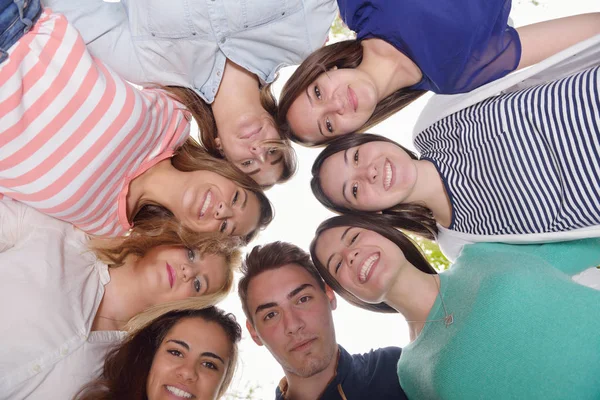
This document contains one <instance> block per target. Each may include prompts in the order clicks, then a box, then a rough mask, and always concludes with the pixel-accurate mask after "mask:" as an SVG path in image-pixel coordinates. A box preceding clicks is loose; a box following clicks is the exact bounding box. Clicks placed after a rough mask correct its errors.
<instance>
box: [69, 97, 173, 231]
mask: <svg viewBox="0 0 600 400" xmlns="http://www.w3.org/2000/svg"><path fill="white" fill-rule="evenodd" d="M145 92H146V91H143V92H142V93H144V94H146V93H145ZM146 97H147V96H146ZM165 100H167V101H172V100H171V99H170V98H160V97H158V96H157V97H155V98H154V99H151V100H150V102H151V103H150V104H151V105H154V107H152V111H155V110H157V109H158V110H161V109H162V111H163V114H165V113H166V114H167V115H164V116H163V120H167V121H168V120H170V118H169V115H168V111H169V110H168V108H167V105H166V104H164V103H163V101H165ZM157 102H158V103H159V104H156V103H157ZM157 131H158V132H159V133H160V135H159V136H157V137H156V138H155V139H154V140H153V141H152V142H151V143H150V144H147V145H146V146H145V149H147V150H145V151H144V156H143V157H141V156H137V157H136V158H135V159H131V160H130V161H129V162H128V165H127V170H128V171H129V170H131V169H132V164H134V163H135V162H137V161H139V160H140V159H142V160H143V159H144V158H147V157H148V153H149V152H151V151H152V150H153V149H154V148H155V147H156V145H157V143H156V142H157V141H158V140H161V138H162V137H164V136H165V134H164V133H163V132H164V128H163V125H161V126H158V127H155V128H154V132H157ZM144 139H145V137H144V136H140V137H139V138H138V140H137V142H136V143H135V145H134V148H140V145H141V144H142V142H143V141H144ZM161 149H163V148H162V147H161ZM161 151H162V150H161ZM171 154H172V152H170V153H169V154H168V155H165V154H161V155H159V156H158V157H156V158H157V159H153V160H152V161H150V164H151V165H147V164H146V163H142V164H141V165H140V166H138V167H137V168H136V171H134V172H133V175H128V176H126V177H125V178H124V179H123V180H122V181H119V183H120V184H121V188H120V189H119V192H120V194H119V196H122V195H123V194H124V195H125V196H126V194H127V192H128V190H129V183H130V182H131V181H132V180H133V179H134V178H135V177H137V176H139V175H140V174H141V173H143V172H145V171H146V170H147V169H148V168H150V166H153V165H155V164H156V163H158V162H159V161H162V160H163V159H165V158H167V157H170V155H171ZM158 158H160V159H158ZM123 164H124V161H122V162H121V163H120V164H119V166H118V168H117V170H120V168H121V167H122V165H123ZM113 187H114V186H113ZM110 193H111V192H110V191H106V192H105V195H104V198H103V199H102V200H101V201H100V202H99V203H98V206H97V207H96V208H95V209H94V210H93V211H92V213H91V214H92V215H94V214H96V213H100V210H99V208H100V207H102V205H103V204H104V205H106V204H108V203H107V201H109V202H112V201H114V197H113V198H111V199H110V200H109V199H107V197H108V196H109V194H110ZM112 193H114V192H112ZM95 197H98V196H95ZM123 207H126V204H125V203H123V204H121V206H120V208H119V214H120V217H121V218H120V220H121V221H120V222H121V225H122V226H123V227H124V228H125V227H127V228H128V227H129V221H128V220H127V218H126V216H125V218H122V217H123V215H121V214H125V213H126V210H123V209H122V208H123ZM86 218H87V217H83V218H80V219H79V220H78V222H81V223H83V222H84V221H85V219H86Z"/></svg>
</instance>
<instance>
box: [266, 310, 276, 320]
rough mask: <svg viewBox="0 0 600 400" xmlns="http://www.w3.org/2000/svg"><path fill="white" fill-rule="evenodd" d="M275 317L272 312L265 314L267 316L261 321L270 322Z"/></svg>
mask: <svg viewBox="0 0 600 400" xmlns="http://www.w3.org/2000/svg"><path fill="white" fill-rule="evenodd" d="M275 315H276V314H275V312H274V311H271V312H270V313H267V315H265V317H264V318H263V320H265V321H268V320H270V319H271V318H274V317H275Z"/></svg>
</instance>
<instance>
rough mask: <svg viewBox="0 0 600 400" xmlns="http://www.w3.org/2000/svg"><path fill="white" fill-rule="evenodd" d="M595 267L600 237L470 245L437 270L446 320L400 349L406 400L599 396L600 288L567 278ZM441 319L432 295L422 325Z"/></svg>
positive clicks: (429, 326) (599, 258)
mask: <svg viewBox="0 0 600 400" xmlns="http://www.w3.org/2000/svg"><path fill="white" fill-rule="evenodd" d="M598 264H600V239H597V238H596V239H585V240H578V241H572V242H563V243H548V244H541V245H507V244H498V243H477V244H473V245H469V246H466V247H465V248H464V250H463V252H462V254H461V256H460V257H459V258H458V260H457V261H456V263H455V264H454V266H453V267H452V268H451V269H450V270H448V271H446V272H444V273H442V274H440V283H441V294H442V296H443V298H444V302H445V304H446V309H447V311H448V313H449V314H450V313H452V314H453V317H454V322H453V323H452V324H451V325H449V326H448V327H446V325H445V324H444V322H443V321H438V322H429V323H426V324H425V327H424V328H423V330H422V331H421V333H420V335H419V336H418V337H417V339H416V340H415V341H414V342H412V343H410V344H409V345H408V346H406V347H405V348H404V349H403V350H402V355H401V357H400V361H399V362H398V377H399V380H400V385H401V386H402V388H403V389H404V391H405V392H406V394H407V395H408V397H409V398H410V399H460V400H464V399H500V398H501V399H527V400H531V399H545V400H547V399H561V400H563V399H577V400H584V399H600V291H597V290H594V289H591V288H589V287H586V286H582V285H580V284H577V283H575V282H573V281H572V280H571V276H572V275H575V274H577V273H579V272H581V271H583V270H585V269H587V268H589V267H592V266H597V265H598ZM443 318H444V308H443V306H442V303H441V301H440V297H439V296H438V298H437V300H436V302H435V304H434V305H433V307H432V309H431V312H430V314H429V316H428V318H427V319H428V320H437V319H443Z"/></svg>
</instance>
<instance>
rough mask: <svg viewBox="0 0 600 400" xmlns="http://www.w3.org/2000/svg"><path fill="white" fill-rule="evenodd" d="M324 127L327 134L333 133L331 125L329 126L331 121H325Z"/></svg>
mask: <svg viewBox="0 0 600 400" xmlns="http://www.w3.org/2000/svg"><path fill="white" fill-rule="evenodd" d="M325 127H326V128H327V132H329V133H333V125H331V121H329V119H327V120H326V121H325Z"/></svg>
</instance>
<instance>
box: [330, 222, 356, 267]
mask: <svg viewBox="0 0 600 400" xmlns="http://www.w3.org/2000/svg"><path fill="white" fill-rule="evenodd" d="M350 229H352V227H351V226H349V227H347V228H346V230H345V231H344V233H342V237H341V238H340V241H342V242H343V241H344V238H345V237H346V235H347V234H348V231H349V230H350ZM333 256H334V254H332V255H330V256H329V258H328V259H327V263H326V264H325V268H327V271H329V269H330V268H329V263H330V262H331V259H332V258H333Z"/></svg>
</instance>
